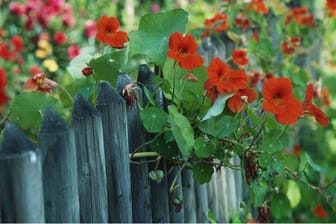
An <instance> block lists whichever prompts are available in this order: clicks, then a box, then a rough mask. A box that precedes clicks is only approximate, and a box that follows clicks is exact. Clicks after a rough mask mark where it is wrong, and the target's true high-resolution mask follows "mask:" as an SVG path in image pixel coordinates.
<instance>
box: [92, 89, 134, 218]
mask: <svg viewBox="0 0 336 224" xmlns="http://www.w3.org/2000/svg"><path fill="white" fill-rule="evenodd" d="M96 108H97V110H98V111H99V112H100V114H101V117H102V123H103V134H104V148H105V161H106V175H107V188H108V203H109V222H117V223H125V222H127V223H129V222H132V195H131V177H130V165H129V158H128V154H129V146H128V129H127V125H128V124H127V113H126V104H125V101H124V99H123V98H122V97H121V96H120V95H119V94H118V93H117V92H116V90H114V89H112V87H111V86H110V85H109V84H108V83H107V82H102V83H100V85H99V92H98V97H97V104H96Z"/></svg>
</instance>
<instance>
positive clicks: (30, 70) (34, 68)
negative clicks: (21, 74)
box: [29, 65, 43, 75]
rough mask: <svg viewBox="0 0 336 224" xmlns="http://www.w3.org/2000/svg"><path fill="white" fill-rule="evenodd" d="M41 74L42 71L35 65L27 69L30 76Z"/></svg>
mask: <svg viewBox="0 0 336 224" xmlns="http://www.w3.org/2000/svg"><path fill="white" fill-rule="evenodd" d="M42 72H43V70H42V69H41V68H40V67H38V66H37V65H32V66H30V67H29V73H30V75H35V74H37V73H42Z"/></svg>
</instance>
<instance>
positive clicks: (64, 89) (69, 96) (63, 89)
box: [58, 83, 74, 104]
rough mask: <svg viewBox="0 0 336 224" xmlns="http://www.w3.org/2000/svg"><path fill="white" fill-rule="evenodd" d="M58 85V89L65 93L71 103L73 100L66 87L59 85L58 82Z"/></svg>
mask: <svg viewBox="0 0 336 224" xmlns="http://www.w3.org/2000/svg"><path fill="white" fill-rule="evenodd" d="M58 87H60V89H61V90H62V91H63V92H65V94H66V95H67V96H68V98H69V99H70V101H71V103H72V104H73V102H74V100H73V98H72V96H71V94H70V93H69V91H68V90H67V89H66V88H64V87H63V86H62V85H60V84H59V83H58Z"/></svg>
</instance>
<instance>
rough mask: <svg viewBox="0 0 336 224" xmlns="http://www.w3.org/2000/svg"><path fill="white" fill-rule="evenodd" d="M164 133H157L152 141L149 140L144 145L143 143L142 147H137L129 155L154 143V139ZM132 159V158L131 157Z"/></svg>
mask: <svg viewBox="0 0 336 224" xmlns="http://www.w3.org/2000/svg"><path fill="white" fill-rule="evenodd" d="M166 131H167V130H163V131H161V132H159V133H158V134H157V135H156V136H155V137H154V138H153V139H152V140H150V141H148V142H145V143H143V144H142V145H140V146H138V147H137V148H136V149H135V150H134V151H133V152H132V153H131V154H132V155H133V154H135V153H137V152H138V151H139V150H140V149H142V148H143V147H145V146H146V145H149V144H151V143H153V142H155V141H156V139H158V138H159V136H160V135H162V134H163V133H165V132H166ZM132 157H133V156H132Z"/></svg>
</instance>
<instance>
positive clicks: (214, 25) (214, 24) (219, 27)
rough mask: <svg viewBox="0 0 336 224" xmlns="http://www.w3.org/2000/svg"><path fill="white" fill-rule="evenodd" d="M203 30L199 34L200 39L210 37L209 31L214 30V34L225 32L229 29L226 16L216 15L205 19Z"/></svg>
mask: <svg viewBox="0 0 336 224" xmlns="http://www.w3.org/2000/svg"><path fill="white" fill-rule="evenodd" d="M204 25H205V30H204V32H203V33H202V34H201V36H202V37H207V36H209V35H210V31H211V30H212V29H215V32H220V31H226V30H227V29H228V28H229V23H228V16H227V15H226V14H221V13H216V14H215V15H214V16H213V17H212V18H210V19H205V21H204Z"/></svg>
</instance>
